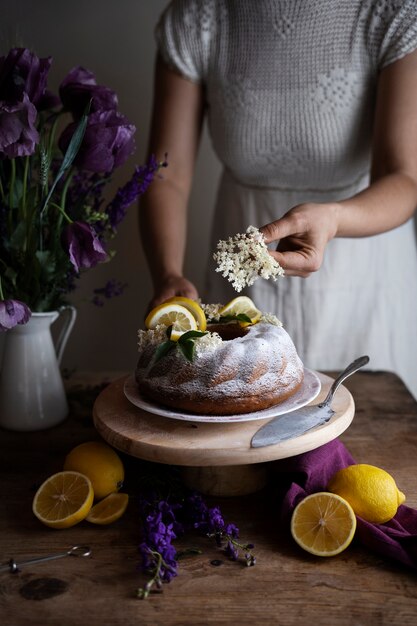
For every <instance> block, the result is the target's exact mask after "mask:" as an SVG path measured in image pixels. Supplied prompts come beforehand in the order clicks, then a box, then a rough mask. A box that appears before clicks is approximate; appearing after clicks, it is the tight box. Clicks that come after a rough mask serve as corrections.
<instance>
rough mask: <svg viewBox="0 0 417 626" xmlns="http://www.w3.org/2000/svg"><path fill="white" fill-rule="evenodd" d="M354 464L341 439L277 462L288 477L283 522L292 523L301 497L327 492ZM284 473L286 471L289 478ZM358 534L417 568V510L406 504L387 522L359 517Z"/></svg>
mask: <svg viewBox="0 0 417 626" xmlns="http://www.w3.org/2000/svg"><path fill="white" fill-rule="evenodd" d="M354 463H356V461H355V460H354V459H353V457H352V456H351V454H350V453H349V452H348V450H347V449H346V447H345V446H344V445H343V443H342V442H341V441H339V440H338V439H335V440H334V441H331V442H330V443H327V444H325V445H324V446H321V447H320V448H317V449H316V450H312V451H311V452H305V453H304V454H299V455H298V456H294V457H291V458H289V459H285V460H283V461H277V463H276V466H275V469H276V470H278V472H279V474H280V477H281V478H282V479H283V480H285V487H284V494H283V501H282V509H281V512H282V517H283V521H284V522H286V524H289V520H290V519H291V514H292V512H293V510H294V508H295V507H296V505H297V504H298V503H299V502H300V500H302V499H303V498H305V497H306V496H307V495H309V494H310V493H314V492H317V491H326V488H327V484H328V482H329V480H330V478H331V477H332V476H333V474H335V472H337V471H338V470H340V469H342V468H343V467H347V466H348V465H353V464H354ZM281 472H282V473H285V479H284V478H283V476H282V475H281ZM287 479H288V482H287ZM280 482H281V484H282V481H280ZM406 495H407V494H406ZM287 527H288V526H287ZM355 536H356V538H357V539H359V541H360V542H361V543H362V544H363V545H365V546H367V547H368V548H370V549H371V550H373V551H374V552H377V553H378V554H380V555H382V556H385V557H389V558H392V559H395V560H396V561H400V562H401V563H404V564H405V565H408V566H410V567H412V568H414V569H417V510H415V509H411V508H410V507H408V506H406V505H404V504H402V505H401V506H400V507H399V508H398V511H397V513H396V515H395V517H394V518H393V519H392V520H390V521H389V522H386V523H385V524H371V523H369V522H366V521H365V520H364V519H362V518H361V517H357V528H356V535H355Z"/></svg>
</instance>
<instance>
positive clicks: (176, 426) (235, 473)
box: [93, 372, 355, 496]
mask: <svg viewBox="0 0 417 626" xmlns="http://www.w3.org/2000/svg"><path fill="white" fill-rule="evenodd" d="M317 375H318V377H319V378H320V381H321V390H320V393H319V395H318V397H317V398H315V399H314V400H313V401H312V402H311V404H318V403H319V402H321V401H322V400H324V398H325V397H326V395H327V392H328V390H329V388H330V386H331V384H332V382H333V379H332V378H330V377H329V376H326V375H325V374H321V373H318V372H317ZM126 378H127V377H124V378H121V379H119V380H116V381H115V382H114V383H112V384H110V385H109V386H108V387H106V389H104V390H103V391H102V392H101V394H100V395H99V397H98V398H97V400H96V402H95V404H94V408H93V418H94V423H95V426H96V428H97V430H98V432H99V433H100V435H101V436H102V437H103V438H104V439H105V440H106V441H107V442H108V443H109V444H110V445H111V446H113V447H114V448H116V449H118V450H120V451H122V452H125V453H127V454H130V455H132V456H135V457H138V458H140V459H144V460H146V461H154V462H156V463H166V464H169V465H179V466H181V467H182V473H183V479H184V482H185V484H186V485H187V486H188V487H190V488H192V489H196V490H198V491H200V492H201V493H205V494H208V495H215V496H232V495H245V494H248V493H252V492H254V491H257V490H259V489H261V488H262V487H263V486H264V485H265V484H266V480H267V469H268V462H270V461H276V460H278V459H283V458H287V457H291V456H296V455H297V454H301V453H302V452H308V451H309V450H313V449H315V448H318V447H320V446H322V445H323V444H325V443H327V442H329V441H332V440H333V439H336V437H338V436H339V435H340V434H341V433H343V432H344V431H345V430H346V429H347V428H348V426H349V425H350V423H351V422H352V420H353V417H354V413H355V405H354V401H353V398H352V395H351V394H350V392H349V391H348V390H347V389H346V387H344V386H343V385H341V386H340V387H339V388H338V390H337V393H336V394H335V396H334V398H333V402H332V409H333V410H334V411H335V414H334V416H333V417H332V418H331V420H330V421H329V422H327V424H324V425H323V426H319V427H316V428H314V429H312V430H310V431H308V432H307V433H304V434H303V435H301V436H298V437H295V438H294V439H289V440H288V441H283V442H281V443H278V444H275V445H271V446H266V447H264V448H251V447H250V443H251V439H252V437H253V435H254V434H255V432H256V431H257V430H258V429H259V428H260V427H261V426H262V425H263V424H265V423H266V422H267V421H268V420H269V419H271V418H267V419H262V420H254V421H246V422H235V423H223V422H220V423H219V422H213V423H207V422H192V421H181V420H177V419H171V418H168V417H163V416H160V415H155V414H153V413H148V412H147V411H144V410H143V409H140V408H138V407H136V406H134V405H133V404H132V403H131V402H130V401H129V400H128V399H127V398H126V397H125V395H124V383H125V381H126Z"/></svg>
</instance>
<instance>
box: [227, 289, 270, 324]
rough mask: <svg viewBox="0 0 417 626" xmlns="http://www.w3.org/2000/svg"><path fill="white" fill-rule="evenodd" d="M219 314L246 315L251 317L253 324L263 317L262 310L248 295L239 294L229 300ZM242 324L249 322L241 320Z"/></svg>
mask: <svg viewBox="0 0 417 626" xmlns="http://www.w3.org/2000/svg"><path fill="white" fill-rule="evenodd" d="M219 314H220V315H221V316H222V317H226V316H228V315H232V316H234V315H241V314H243V315H246V316H247V317H249V318H250V319H251V322H252V324H255V323H256V322H258V321H259V320H260V319H261V316H262V312H261V311H260V310H259V309H257V308H256V306H255V304H254V303H253V302H252V300H251V299H250V298H248V296H238V297H237V298H233V300H231V301H230V302H228V303H227V304H226V305H225V306H224V307H223V308H221V309H220V311H219ZM239 323H240V325H241V326H248V324H249V322H239Z"/></svg>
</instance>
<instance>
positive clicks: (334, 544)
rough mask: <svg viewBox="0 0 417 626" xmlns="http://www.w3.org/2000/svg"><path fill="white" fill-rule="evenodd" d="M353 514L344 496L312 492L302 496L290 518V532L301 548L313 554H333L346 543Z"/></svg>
mask: <svg viewBox="0 0 417 626" xmlns="http://www.w3.org/2000/svg"><path fill="white" fill-rule="evenodd" d="M355 530H356V517H355V513H354V512H353V509H352V507H351V506H350V504H349V503H348V502H346V500H344V499H343V498H341V497H340V496H337V495H335V494H333V493H327V492H320V493H313V494H311V495H310V496H307V497H306V498H304V500H301V502H300V503H299V504H298V505H297V506H296V507H295V509H294V512H293V514H292V518H291V534H292V536H293V538H294V539H295V541H296V542H297V543H298V545H299V546H301V548H303V549H304V550H306V551H307V552H310V553H311V554H315V555H316V556H333V555H335V554H339V553H340V552H342V551H343V550H345V548H347V547H348V545H349V544H350V542H351V541H352V539H353V536H354V534H355Z"/></svg>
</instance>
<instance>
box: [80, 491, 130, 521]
mask: <svg viewBox="0 0 417 626" xmlns="http://www.w3.org/2000/svg"><path fill="white" fill-rule="evenodd" d="M128 502H129V496H128V494H127V493H111V494H110V495H109V496H107V497H106V498H104V499H103V500H100V502H97V504H95V505H94V506H93V508H92V509H91V510H90V512H89V514H88V515H87V517H86V518H85V519H86V520H87V522H91V523H92V524H101V525H103V526H104V525H105V524H111V523H112V522H115V521H116V520H118V519H119V517H122V515H123V513H124V512H125V511H126V508H127V505H128Z"/></svg>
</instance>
